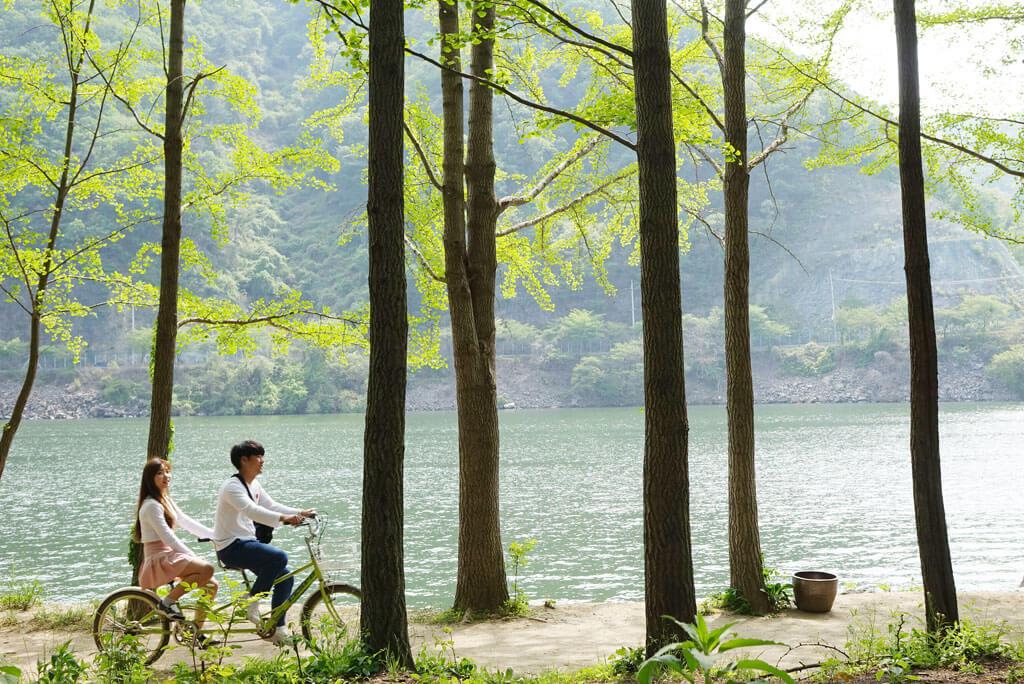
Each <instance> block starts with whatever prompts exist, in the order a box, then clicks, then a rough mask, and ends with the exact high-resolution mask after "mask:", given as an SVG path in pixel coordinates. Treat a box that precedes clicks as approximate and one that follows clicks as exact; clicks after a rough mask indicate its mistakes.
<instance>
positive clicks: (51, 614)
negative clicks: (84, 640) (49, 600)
mask: <svg viewBox="0 0 1024 684" xmlns="http://www.w3.org/2000/svg"><path fill="white" fill-rule="evenodd" d="M92 613H93V609H92V608H91V607H90V606H44V607H43V608H40V609H39V610H38V611H36V613H35V614H34V615H33V616H32V619H31V620H29V621H28V628H29V629H30V630H62V631H74V630H79V629H88V628H89V626H90V624H91V622H92Z"/></svg>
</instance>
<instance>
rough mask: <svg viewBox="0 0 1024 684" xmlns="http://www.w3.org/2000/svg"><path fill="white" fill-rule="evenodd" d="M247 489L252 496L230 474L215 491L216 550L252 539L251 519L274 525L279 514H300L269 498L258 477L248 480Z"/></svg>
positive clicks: (279, 523)
mask: <svg viewBox="0 0 1024 684" xmlns="http://www.w3.org/2000/svg"><path fill="white" fill-rule="evenodd" d="M249 491H250V492H252V496H253V498H252V499H250V498H249V495H248V494H247V493H246V491H245V485H244V484H242V481H241V480H240V479H238V478H237V477H229V478H228V479H227V480H225V481H224V484H222V485H221V486H220V489H219V490H218V491H217V513H216V516H215V517H214V523H213V546H214V548H215V549H217V550H218V551H220V550H221V549H224V548H227V547H228V546H230V545H231V543H232V542H234V541H235V540H236V539H255V538H256V526H255V524H254V521H255V522H258V523H263V524H264V525H268V526H270V527H275V528H276V527H279V526H280V525H281V516H282V515H297V514H298V513H299V510H298V509H296V508H289V507H288V506H283V505H281V504H279V503H277V502H276V501H274V500H273V499H272V498H270V495H269V494H267V493H266V492H265V491H264V490H263V487H261V486H260V483H259V481H258V480H253V481H252V482H250V483H249ZM253 499H255V501H253Z"/></svg>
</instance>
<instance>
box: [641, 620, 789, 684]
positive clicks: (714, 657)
mask: <svg viewBox="0 0 1024 684" xmlns="http://www.w3.org/2000/svg"><path fill="white" fill-rule="evenodd" d="M666 619H668V620H672V622H675V623H676V624H677V625H679V626H680V627H681V628H682V629H683V631H685V632H686V633H687V634H688V635H689V637H690V638H689V639H688V640H687V641H683V642H677V643H672V644H668V645H667V646H664V647H662V648H661V649H659V650H658V652H657V653H655V654H654V655H653V656H651V657H650V658H648V659H647V660H645V661H644V662H643V663H642V664H641V665H640V669H639V670H638V671H637V674H636V679H637V682H639V684H650V682H651V680H652V679H653V678H654V676H655V675H656V674H657V673H658V672H660V671H661V669H662V668H668V669H669V670H672V671H673V672H675V673H677V674H679V675H680V676H682V677H683V679H685V680H686V681H688V682H691V684H692V683H693V682H696V681H697V675H700V676H701V681H702V682H703V684H712V683H713V682H723V681H728V678H730V677H732V676H733V675H746V674H749V673H751V672H764V673H766V674H769V675H772V676H773V677H777V678H779V679H781V680H782V681H783V682H786V684H794V682H793V678H792V677H791V676H790V675H789V674H788V673H786V672H783V671H782V670H780V669H779V668H777V667H775V666H774V665H771V664H769V663H766V662H764V661H763V660H757V659H754V658H743V659H740V660H736V661H731V662H723V661H724V660H725V659H724V658H723V657H722V656H723V655H724V654H725V653H727V652H729V651H732V650H733V649H737V648H745V647H748V646H777V645H781V644H779V643H778V642H776V641H766V640H764V639H743V638H729V637H730V636H731V633H730V632H729V628H730V627H732V626H733V625H734V624H736V623H735V622H730V623H729V624H727V625H723V626H721V627H719V628H717V629H713V630H712V629H709V628H708V625H707V623H706V622H705V621H704V618H703V617H702V616H701V615H700V614H699V613H698V614H697V622H696V624H690V623H685V622H679V621H678V620H676V619H675V618H671V617H666Z"/></svg>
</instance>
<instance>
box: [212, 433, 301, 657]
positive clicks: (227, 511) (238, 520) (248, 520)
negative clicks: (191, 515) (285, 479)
mask: <svg viewBox="0 0 1024 684" xmlns="http://www.w3.org/2000/svg"><path fill="white" fill-rule="evenodd" d="M264 454H265V451H264V449H263V445H262V444H260V443H259V442H256V441H253V440H246V441H244V442H242V443H240V444H236V445H235V446H233V447H231V465H233V466H234V467H235V470H237V471H238V472H236V473H235V474H234V475H232V476H231V477H229V478H228V479H227V480H225V482H224V484H222V485H221V487H220V490H219V491H218V492H217V512H216V516H215V518H214V526H213V545H214V547H215V548H216V550H217V558H218V559H220V562H221V563H223V564H224V565H225V566H226V567H229V568H244V569H245V570H251V571H252V572H253V573H255V575H256V580H255V582H253V585H252V589H251V596H252V599H253V601H252V603H250V604H249V608H248V610H247V614H246V616H247V617H248V618H249V620H250V621H251V622H253V623H255V624H256V625H257V626H260V625H261V624H262V621H261V618H260V614H261V610H260V604H259V598H260V596H261V595H263V594H266V593H267V592H268V591H270V590H271V588H273V593H272V596H271V600H270V605H271V609H274V608H277V607H278V606H279V605H281V604H282V603H284V601H285V600H286V599H287V598H288V596H289V595H290V594H291V591H292V583H293V580H292V578H291V577H288V578H287V579H284V580H282V581H281V582H278V583H277V584H274V581H275V580H277V578H279V577H282V576H284V575H287V574H288V573H289V570H288V554H286V553H285V552H284V551H282V550H281V549H279V548H277V547H275V546H271V545H270V544H269V543H264V542H262V541H260V540H259V539H257V532H256V524H255V523H260V524H261V525H264V526H267V527H269V528H276V527H278V526H280V525H282V524H285V525H298V524H300V523H301V522H302V521H303V520H304V519H305V518H309V517H313V516H315V515H316V511H315V510H313V509H306V510H301V511H300V510H298V509H296V508H290V507H288V506H284V505H281V504H279V503H277V502H276V501H274V500H273V499H272V498H270V495H269V494H267V492H266V491H264V489H263V487H261V486H260V483H259V482H258V481H257V480H256V478H257V476H259V475H260V473H262V472H263V457H264ZM268 541H269V540H268ZM284 622H285V618H284V615H283V614H282V615H281V617H280V619H279V620H278V624H277V629H275V630H274V633H273V634H272V635H271V636H270V637H269V638H268V640H269V641H270V642H272V643H274V644H277V645H281V644H283V643H285V642H286V641H287V640H288V638H289V637H290V635H289V634H288V630H287V628H286V627H285V626H284Z"/></svg>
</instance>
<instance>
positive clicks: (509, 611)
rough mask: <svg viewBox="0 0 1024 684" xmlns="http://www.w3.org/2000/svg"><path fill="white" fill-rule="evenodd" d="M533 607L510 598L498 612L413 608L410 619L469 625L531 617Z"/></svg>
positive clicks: (426, 623)
mask: <svg viewBox="0 0 1024 684" xmlns="http://www.w3.org/2000/svg"><path fill="white" fill-rule="evenodd" d="M531 615H533V608H532V607H531V606H530V605H529V604H528V603H526V601H525V600H524V601H518V602H513V601H512V599H509V600H508V601H507V602H506V603H505V605H503V606H502V607H501V608H500V609H499V610H498V611H497V612H493V613H488V612H484V611H481V612H470V611H462V610H456V609H454V608H448V609H447V610H430V609H422V610H411V611H409V621H410V622H415V623H418V624H421V625H469V624H472V623H474V622H487V621H488V620H505V619H509V618H519V617H530V616H531Z"/></svg>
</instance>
